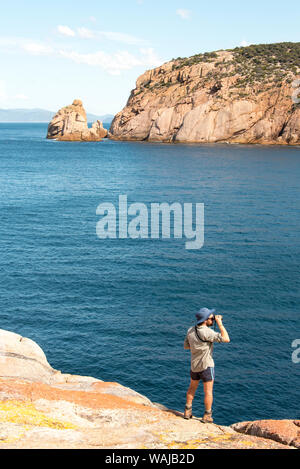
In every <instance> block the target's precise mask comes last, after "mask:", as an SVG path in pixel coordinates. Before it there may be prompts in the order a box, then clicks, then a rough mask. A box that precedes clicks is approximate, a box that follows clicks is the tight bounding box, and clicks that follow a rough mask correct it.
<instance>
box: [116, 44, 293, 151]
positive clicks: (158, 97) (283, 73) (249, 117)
mask: <svg viewBox="0 0 300 469" xmlns="http://www.w3.org/2000/svg"><path fill="white" fill-rule="evenodd" d="M299 78H300V43H278V44H261V45H252V46H248V47H239V48H236V49H232V50H219V51H216V52H212V53H204V54H197V55H194V56H192V57H189V58H180V57H179V58H177V59H173V60H171V61H170V62H167V63H165V64H163V65H162V66H160V67H157V68H155V69H153V70H149V71H146V72H145V73H144V74H143V75H141V76H140V77H139V78H138V79H137V82H136V88H135V89H134V90H133V91H132V92H131V95H130V97H129V99H128V102H127V105H126V106H125V108H124V109H123V110H122V111H121V112H119V113H118V114H117V115H116V116H115V118H114V120H113V122H112V125H111V128H110V132H111V134H112V138H114V139H119V140H146V141H151V142H189V143H193V142H197V143H213V142H224V143H225V142H226V143H246V144H250V143H251V144H252V143H257V144H290V145H299V144H300V104H299V103H300V99H299V97H300V84H298V83H297V81H295V80H297V79H299ZM299 83H300V82H299Z"/></svg>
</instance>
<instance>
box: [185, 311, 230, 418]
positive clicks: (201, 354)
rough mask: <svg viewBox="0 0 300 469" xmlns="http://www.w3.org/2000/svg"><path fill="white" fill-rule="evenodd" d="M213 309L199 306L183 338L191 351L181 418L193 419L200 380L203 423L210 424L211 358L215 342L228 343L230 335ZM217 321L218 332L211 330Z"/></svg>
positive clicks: (211, 396)
mask: <svg viewBox="0 0 300 469" xmlns="http://www.w3.org/2000/svg"><path fill="white" fill-rule="evenodd" d="M214 313H215V309H208V308H201V309H200V311H199V312H198V313H197V314H196V320H197V324H196V325H195V326H193V327H190V329H189V330H188V332H187V335H186V337H185V339H184V348H185V349H186V350H190V351H191V371H190V376H191V382H190V386H189V389H188V391H187V394H186V405H185V410H184V418H185V419H190V418H192V403H193V399H194V397H195V393H196V391H197V388H198V385H199V381H200V380H202V381H203V390H204V407H205V412H204V416H203V418H202V422H203V423H212V422H213V418H212V403H213V385H214V378H215V368H214V366H215V365H214V360H213V356H212V354H213V344H214V342H224V343H225V342H226V343H228V342H230V338H229V335H228V333H227V331H226V329H225V327H224V326H223V323H222V316H220V315H216V316H215V315H214ZM214 321H215V322H216V323H217V325H218V327H219V330H220V332H215V331H212V330H211V329H210V327H211V326H212V325H213V324H214Z"/></svg>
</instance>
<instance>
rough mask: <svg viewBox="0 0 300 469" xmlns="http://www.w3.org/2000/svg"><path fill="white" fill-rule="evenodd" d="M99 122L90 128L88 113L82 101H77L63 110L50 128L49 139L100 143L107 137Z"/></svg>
mask: <svg viewBox="0 0 300 469" xmlns="http://www.w3.org/2000/svg"><path fill="white" fill-rule="evenodd" d="M107 134H108V131H107V130H106V129H104V127H103V124H102V122H100V121H99V120H98V121H96V122H94V123H93V124H92V127H91V128H88V123H87V117H86V112H85V110H84V107H83V105H82V101H80V100H79V99H75V100H74V101H73V104H71V105H70V106H66V107H63V108H61V109H60V110H59V111H58V112H57V114H55V116H54V117H53V119H52V121H51V122H50V124H49V126H48V132H47V138H49V139H55V140H64V141H83V142H99V141H101V140H102V139H103V138H105V137H107Z"/></svg>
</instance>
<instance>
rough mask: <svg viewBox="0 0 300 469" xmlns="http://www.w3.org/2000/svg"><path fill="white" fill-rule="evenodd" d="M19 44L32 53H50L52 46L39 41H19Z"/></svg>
mask: <svg viewBox="0 0 300 469" xmlns="http://www.w3.org/2000/svg"><path fill="white" fill-rule="evenodd" d="M20 46H21V48H22V49H24V50H25V51H26V52H28V53H29V54H32V55H50V54H52V53H53V49H52V47H50V46H47V45H46V44H43V43H41V42H34V41H28V42H21V43H20Z"/></svg>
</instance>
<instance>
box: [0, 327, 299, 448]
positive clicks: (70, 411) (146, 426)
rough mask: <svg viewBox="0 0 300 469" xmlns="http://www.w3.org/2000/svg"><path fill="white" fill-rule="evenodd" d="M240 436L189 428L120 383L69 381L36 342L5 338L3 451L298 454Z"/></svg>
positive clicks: (0, 388)
mask: <svg viewBox="0 0 300 469" xmlns="http://www.w3.org/2000/svg"><path fill="white" fill-rule="evenodd" d="M248 423H250V422H248ZM254 423H255V422H254ZM274 428H275V427H274ZM278 428H279V426H278ZM239 431H241V428H239V429H238V432H237V431H235V429H234V428H231V427H225V426H219V425H213V424H203V423H201V422H200V420H199V419H198V418H196V417H194V418H193V419H192V420H190V421H186V420H184V419H183V416H182V413H181V412H176V411H170V410H168V409H166V408H164V407H163V406H161V405H158V404H154V403H152V402H151V401H150V400H149V399H147V398H146V397H145V396H142V395H141V394H139V393H137V392H135V391H133V390H132V389H129V388H126V387H124V386H122V385H120V384H117V383H108V382H103V381H101V380H99V379H95V378H91V377H82V376H75V375H68V374H62V373H60V372H59V371H57V370H54V369H53V368H52V367H51V366H50V365H49V363H48V361H47V359H46V356H45V354H44V353H43V351H42V349H41V348H40V347H39V346H38V345H37V344H36V343H35V342H33V341H31V340H30V339H26V338H23V337H21V336H20V335H18V334H14V333H12V332H8V331H3V330H0V449H4V448H12V449H15V448H25V449H27V448H114V449H118V448H120V449H121V448H135V449H139V448H140V449H142V448H150V449H151V448H162V449H173V448H179V449H183V448H186V449H212V448H225V449H226V448H228V449H231V448H236V449H237V448H239V449H249V448H261V449H274V448H275V449H293V447H292V446H288V445H289V444H292V443H293V444H294V439H289V440H282V442H284V443H285V444H282V442H277V441H273V439H267V438H266V437H258V436H253V435H243V434H241V433H239ZM271 438H272V437H271Z"/></svg>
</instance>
